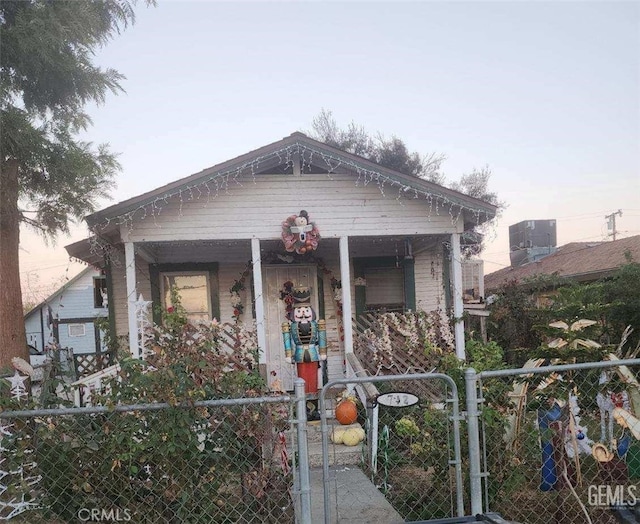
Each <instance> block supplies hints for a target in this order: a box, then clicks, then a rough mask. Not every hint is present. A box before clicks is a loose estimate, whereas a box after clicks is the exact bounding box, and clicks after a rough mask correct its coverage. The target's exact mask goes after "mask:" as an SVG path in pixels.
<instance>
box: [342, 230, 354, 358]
mask: <svg viewBox="0 0 640 524" xmlns="http://www.w3.org/2000/svg"><path fill="white" fill-rule="evenodd" d="M340 281H341V282H342V327H343V328H344V353H345V355H346V354H347V353H353V324H352V322H351V270H350V268H349V237H348V236H344V237H340Z"/></svg>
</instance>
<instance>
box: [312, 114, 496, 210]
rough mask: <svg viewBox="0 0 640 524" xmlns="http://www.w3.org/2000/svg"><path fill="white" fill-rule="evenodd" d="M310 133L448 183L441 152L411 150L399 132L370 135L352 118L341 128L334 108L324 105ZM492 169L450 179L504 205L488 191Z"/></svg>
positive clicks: (466, 190) (471, 192)
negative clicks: (332, 111) (458, 179)
mask: <svg viewBox="0 0 640 524" xmlns="http://www.w3.org/2000/svg"><path fill="white" fill-rule="evenodd" d="M311 135H312V136H313V137H314V138H316V139H317V140H320V141H321V142H324V143H325V144H329V145H332V146H334V147H337V148H339V149H342V150H344V151H347V152H349V153H353V154H354V155H359V156H362V157H364V158H366V159H367V160H371V161H373V162H376V163H378V164H380V165H381V166H384V167H388V168H389V169H394V170H396V171H399V172H400V173H404V174H405V175H411V176H416V177H419V178H424V179H425V180H428V181H430V182H434V183H436V184H440V185H443V184H445V183H446V179H445V175H444V173H443V172H442V165H443V163H444V161H445V160H446V157H445V155H443V154H440V153H428V154H425V155H421V154H420V153H417V152H416V151H413V152H409V149H408V148H407V145H406V144H405V143H404V141H403V140H401V139H400V138H398V137H396V136H392V137H391V138H385V137H384V136H383V135H382V134H380V133H378V134H376V135H371V134H370V133H368V132H367V131H366V130H365V129H364V127H362V126H360V125H358V124H356V123H354V122H351V123H350V124H349V125H348V126H347V127H346V129H341V128H340V127H338V124H337V123H336V121H335V118H334V117H333V114H332V113H331V111H327V110H325V109H323V110H322V111H320V114H318V116H316V117H315V118H314V119H313V122H312V124H311ZM490 178H491V169H489V167H488V166H485V167H483V168H481V169H474V170H473V171H472V172H471V173H468V174H464V175H462V177H461V178H460V181H458V182H451V183H450V184H449V187H450V188H451V189H454V190H456V191H460V192H461V193H464V194H466V195H469V196H472V197H474V198H478V199H480V200H484V201H485V202H489V203H490V204H494V205H496V206H499V207H503V206H504V204H503V203H502V202H500V200H499V199H498V195H497V194H496V193H494V192H491V191H489V180H490Z"/></svg>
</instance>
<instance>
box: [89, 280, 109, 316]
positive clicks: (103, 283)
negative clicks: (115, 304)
mask: <svg viewBox="0 0 640 524" xmlns="http://www.w3.org/2000/svg"><path fill="white" fill-rule="evenodd" d="M102 289H104V292H105V293H106V295H107V304H106V305H105V303H104V299H103V298H102V294H100V304H98V294H99V293H100V290H102ZM93 307H94V309H106V308H107V307H109V291H108V287H107V277H106V276H104V275H101V276H98V277H93Z"/></svg>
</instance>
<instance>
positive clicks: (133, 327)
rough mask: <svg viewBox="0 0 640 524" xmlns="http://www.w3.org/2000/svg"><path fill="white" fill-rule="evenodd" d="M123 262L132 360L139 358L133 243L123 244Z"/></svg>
mask: <svg viewBox="0 0 640 524" xmlns="http://www.w3.org/2000/svg"><path fill="white" fill-rule="evenodd" d="M124 260H125V268H126V279H127V312H128V314H129V349H130V350H131V356H132V357H133V358H140V349H139V348H138V319H137V318H136V305H135V302H136V300H137V299H138V297H137V293H136V254H135V249H134V244H133V242H125V243H124Z"/></svg>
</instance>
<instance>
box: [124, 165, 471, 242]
mask: <svg viewBox="0 0 640 524" xmlns="http://www.w3.org/2000/svg"><path fill="white" fill-rule="evenodd" d="M241 182H242V185H239V184H229V187H228V189H227V190H226V191H225V190H220V192H219V195H218V196H217V198H215V199H214V198H211V199H210V201H207V195H206V193H203V194H202V195H200V198H199V199H195V197H194V199H193V200H189V194H188V193H185V194H183V195H182V198H180V197H178V196H175V197H173V198H171V199H169V201H168V204H163V208H162V211H161V212H160V213H159V214H157V215H156V216H155V217H153V218H151V217H149V216H147V217H146V218H145V219H144V220H140V219H137V220H135V222H134V225H133V229H132V231H131V233H130V237H129V239H130V240H131V241H134V242H140V241H163V240H180V241H186V240H202V239H211V240H216V239H250V238H254V237H257V238H260V239H275V238H279V237H280V234H281V224H282V221H283V220H284V219H286V218H287V216H289V215H291V214H294V213H295V214H297V213H298V212H299V211H300V210H301V209H306V210H307V211H308V212H309V215H310V217H311V220H312V221H315V222H317V224H318V227H319V229H320V233H321V235H322V236H323V237H325V238H327V237H339V236H342V235H349V236H358V235H364V236H366V235H379V236H382V235H417V234H444V233H451V232H453V231H456V226H457V230H459V231H461V229H462V224H461V220H458V223H457V224H455V223H454V222H455V220H454V219H452V217H451V216H450V214H449V209H448V208H443V207H441V206H440V207H438V208H437V209H436V205H435V203H433V204H430V203H429V202H428V201H427V200H425V199H424V198H422V199H420V198H418V199H414V198H405V197H401V198H398V195H399V188H397V187H391V186H385V187H384V188H383V190H384V193H385V194H384V195H382V194H381V193H380V190H379V188H378V186H377V184H375V183H369V184H368V185H367V186H364V185H363V184H362V181H361V183H360V185H359V186H356V185H355V178H354V177H353V176H352V175H337V174H336V175H331V176H330V177H329V176H327V175H304V176H301V177H294V176H291V175H288V176H287V175H262V176H258V177H256V179H255V182H254V181H253V180H252V179H251V178H248V179H242V181H241ZM194 193H195V192H194ZM454 216H455V215H454Z"/></svg>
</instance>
